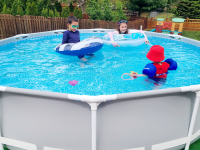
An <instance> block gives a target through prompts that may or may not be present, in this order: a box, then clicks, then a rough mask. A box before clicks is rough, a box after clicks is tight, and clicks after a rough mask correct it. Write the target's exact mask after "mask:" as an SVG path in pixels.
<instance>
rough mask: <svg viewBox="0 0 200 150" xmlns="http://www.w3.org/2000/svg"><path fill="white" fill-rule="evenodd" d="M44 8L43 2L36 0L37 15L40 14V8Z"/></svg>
mask: <svg viewBox="0 0 200 150" xmlns="http://www.w3.org/2000/svg"><path fill="white" fill-rule="evenodd" d="M43 8H44V4H43V1H38V4H37V10H38V15H39V16H41V14H42V9H43Z"/></svg>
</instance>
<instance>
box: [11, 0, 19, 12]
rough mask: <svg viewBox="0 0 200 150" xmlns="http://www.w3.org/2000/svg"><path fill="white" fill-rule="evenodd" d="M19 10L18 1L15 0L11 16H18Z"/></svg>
mask: <svg viewBox="0 0 200 150" xmlns="http://www.w3.org/2000/svg"><path fill="white" fill-rule="evenodd" d="M17 8H18V0H14V2H13V5H12V9H11V14H12V15H13V16H16V15H17Z"/></svg>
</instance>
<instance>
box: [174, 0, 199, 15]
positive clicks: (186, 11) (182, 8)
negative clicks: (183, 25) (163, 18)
mask: <svg viewBox="0 0 200 150" xmlns="http://www.w3.org/2000/svg"><path fill="white" fill-rule="evenodd" d="M177 10H178V13H179V14H180V15H181V16H182V17H184V18H191V19H200V1H199V0H181V1H180V2H179V3H178V9H177Z"/></svg>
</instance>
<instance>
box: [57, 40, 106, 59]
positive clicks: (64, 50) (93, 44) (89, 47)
mask: <svg viewBox="0 0 200 150" xmlns="http://www.w3.org/2000/svg"><path fill="white" fill-rule="evenodd" d="M102 47H103V40H102V39H100V38H98V37H91V38H87V39H84V40H83V41H80V42H78V43H66V44H62V43H61V44H58V45H57V46H56V48H55V51H56V52H57V53H60V54H63V55H72V56H79V55H86V54H93V53H95V52H97V51H98V50H100V49H101V48H102Z"/></svg>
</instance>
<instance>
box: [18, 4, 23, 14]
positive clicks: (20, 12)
mask: <svg viewBox="0 0 200 150" xmlns="http://www.w3.org/2000/svg"><path fill="white" fill-rule="evenodd" d="M17 15H20V16H23V15H24V11H23V10H22V7H20V6H18V8H17Z"/></svg>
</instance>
